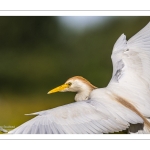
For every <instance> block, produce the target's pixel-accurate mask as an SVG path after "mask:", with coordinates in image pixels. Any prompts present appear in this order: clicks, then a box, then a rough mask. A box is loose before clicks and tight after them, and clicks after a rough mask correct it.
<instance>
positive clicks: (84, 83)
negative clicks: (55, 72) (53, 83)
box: [48, 76, 97, 101]
mask: <svg viewBox="0 0 150 150" xmlns="http://www.w3.org/2000/svg"><path fill="white" fill-rule="evenodd" d="M96 88H97V87H95V86H94V85H92V84H91V83H90V82H89V81H88V80H86V79H85V78H83V77H81V76H75V77H72V78H70V79H68V80H67V81H66V82H65V83H64V84H62V85H61V86H58V87H56V88H54V89H52V90H50V91H49V92H48V94H51V93H55V92H77V94H76V97H75V100H76V101H79V100H86V99H88V97H89V95H90V93H91V91H92V90H93V89H96Z"/></svg>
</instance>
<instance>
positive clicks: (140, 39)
mask: <svg viewBox="0 0 150 150" xmlns="http://www.w3.org/2000/svg"><path fill="white" fill-rule="evenodd" d="M111 58H112V62H113V75H112V79H111V81H110V83H109V84H108V86H107V88H109V89H111V90H112V91H113V92H115V93H116V92H117V94H118V95H120V96H122V97H125V98H126V99H128V100H129V102H130V103H132V104H133V105H134V106H136V107H137V109H138V110H139V111H140V112H141V113H142V114H143V115H144V116H146V117H150V23H148V24H147V25H146V26H145V27H144V28H143V29H142V30H141V31H139V32H138V33H137V34H135V35H134V36H133V37H132V38H130V39H129V40H128V41H126V36H125V35H124V34H122V35H121V36H120V37H119V39H118V40H117V42H116V43H115V45H114V48H113V53H112V56H111Z"/></svg>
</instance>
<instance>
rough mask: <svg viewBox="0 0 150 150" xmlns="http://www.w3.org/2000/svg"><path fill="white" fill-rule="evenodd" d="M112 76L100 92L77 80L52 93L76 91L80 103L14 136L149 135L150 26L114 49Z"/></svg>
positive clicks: (39, 117) (45, 115) (45, 114)
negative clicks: (122, 132)
mask: <svg viewBox="0 0 150 150" xmlns="http://www.w3.org/2000/svg"><path fill="white" fill-rule="evenodd" d="M111 59H112V66H113V72H112V77H111V79H110V81H109V83H108V85H107V86H106V87H103V88H98V87H96V86H94V85H92V84H91V83H90V82H89V81H88V80H87V79H85V78H83V77H81V76H74V77H72V78H70V79H68V80H67V81H66V82H65V83H64V84H62V85H61V86H58V87H56V88H54V89H52V90H50V91H49V92H48V94H52V93H55V92H76V95H75V101H74V102H73V103H70V104H66V105H63V106H58V107H56V108H52V109H48V110H44V111H39V112H35V113H31V114H27V115H36V116H35V117H34V118H32V119H31V120H29V121H27V122H25V123H23V124H22V125H20V126H18V127H16V128H15V129H13V130H11V131H9V134H109V133H116V132H120V131H124V130H127V133H129V134H148V133H150V22H149V23H148V24H147V25H146V26H145V27H144V28H143V29H141V30H140V31H139V32H137V33H136V34H135V35H134V36H132V37H131V38H130V39H129V40H128V41H127V40H126V35H125V34H124V33H123V34H121V36H120V37H119V38H118V39H117V41H116V43H115V44H114V46H113V50H112V54H111Z"/></svg>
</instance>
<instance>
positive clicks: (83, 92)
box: [75, 88, 94, 102]
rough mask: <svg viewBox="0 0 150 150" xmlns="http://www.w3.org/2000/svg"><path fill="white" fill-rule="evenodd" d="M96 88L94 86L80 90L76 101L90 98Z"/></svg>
mask: <svg viewBox="0 0 150 150" xmlns="http://www.w3.org/2000/svg"><path fill="white" fill-rule="evenodd" d="M93 90H94V88H88V89H86V90H85V89H84V90H81V91H78V92H77V94H76V96H75V101H76V102H78V101H83V100H88V99H89V96H90V93H91V92H92V91H93Z"/></svg>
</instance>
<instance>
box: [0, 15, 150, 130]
mask: <svg viewBox="0 0 150 150" xmlns="http://www.w3.org/2000/svg"><path fill="white" fill-rule="evenodd" d="M74 18H75V17H51V16H46V17H45V16H41V17H38V16H28V17H27V16H21V17H19V16H13V17H6V16H0V118H1V119H0V126H2V127H4V128H6V129H8V130H11V129H13V127H17V126H18V125H20V124H22V123H24V122H25V121H27V120H29V119H31V118H32V116H25V115H24V114H26V113H32V112H36V111H41V110H45V109H50V108H53V107H57V106H59V105H63V104H67V103H70V102H73V101H74V95H75V94H74V93H56V94H51V95H47V92H48V91H49V90H50V89H52V88H54V87H56V86H58V85H61V84H62V83H64V82H65V81H66V80H67V79H68V78H70V77H73V76H76V75H80V76H83V77H85V78H86V79H88V80H89V81H90V82H91V83H93V84H94V85H95V86H97V87H105V86H107V84H108V82H109V80H110V78H111V74H112V64H111V59H110V55H111V52H112V48H113V45H114V43H115V41H116V40H117V38H118V37H119V36H120V35H121V34H122V33H125V35H127V39H129V38H130V37H131V36H132V35H134V34H135V33H136V32H138V31H139V30H140V29H142V28H143V27H144V26H145V25H146V24H147V23H148V22H149V21H150V17H137V16H136V17H125V16H122V17H94V16H93V18H94V20H95V21H94V20H92V17H89V18H88V17H86V19H87V20H88V19H89V22H86V25H87V26H84V25H83V22H82V21H84V19H85V17H79V20H78V25H79V27H75V26H73V25H74V24H75V22H76V21H75V22H73V19H74ZM77 18H78V17H76V19H77ZM66 19H67V20H70V21H68V23H66V22H65V20H66ZM94 22H95V23H94ZM69 23H70V25H69ZM91 23H92V24H91ZM71 24H72V26H71ZM88 24H90V25H89V26H88Z"/></svg>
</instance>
